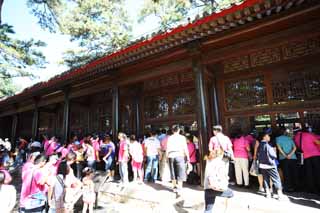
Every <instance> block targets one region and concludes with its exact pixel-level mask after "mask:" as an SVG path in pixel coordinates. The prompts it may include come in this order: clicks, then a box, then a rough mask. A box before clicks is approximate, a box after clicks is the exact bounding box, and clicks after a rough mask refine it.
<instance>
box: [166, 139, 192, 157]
mask: <svg viewBox="0 0 320 213" xmlns="http://www.w3.org/2000/svg"><path fill="white" fill-rule="evenodd" d="M185 150H188V146H187V139H186V137H184V136H183V135H180V134H173V135H171V136H170V137H169V139H168V143H167V152H166V153H167V157H168V158H175V157H184V154H185V153H184V151H185ZM188 155H189V153H188Z"/></svg>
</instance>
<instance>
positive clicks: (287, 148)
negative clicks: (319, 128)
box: [276, 135, 297, 160]
mask: <svg viewBox="0 0 320 213" xmlns="http://www.w3.org/2000/svg"><path fill="white" fill-rule="evenodd" d="M276 143H277V145H278V146H280V147H281V149H282V151H283V152H284V153H285V154H289V153H290V152H291V151H292V149H293V147H294V146H295V145H294V142H293V140H292V139H291V138H290V137H288V136H285V135H281V136H279V137H277V138H276ZM285 158H286V157H285V156H283V155H282V154H281V152H279V160H283V159H285ZM291 159H297V156H296V154H295V153H293V155H292V156H291Z"/></svg>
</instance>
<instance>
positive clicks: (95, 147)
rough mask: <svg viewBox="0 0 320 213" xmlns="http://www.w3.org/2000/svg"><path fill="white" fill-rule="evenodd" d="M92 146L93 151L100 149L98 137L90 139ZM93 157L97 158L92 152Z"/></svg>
mask: <svg viewBox="0 0 320 213" xmlns="http://www.w3.org/2000/svg"><path fill="white" fill-rule="evenodd" d="M92 147H93V150H94V152H95V153H96V152H99V151H100V141H99V139H96V140H92ZM94 159H95V160H97V156H96V154H94Z"/></svg>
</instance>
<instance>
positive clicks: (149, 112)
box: [144, 96, 169, 118]
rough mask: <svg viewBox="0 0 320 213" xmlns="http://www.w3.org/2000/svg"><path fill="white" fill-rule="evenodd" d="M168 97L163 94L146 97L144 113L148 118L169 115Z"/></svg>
mask: <svg viewBox="0 0 320 213" xmlns="http://www.w3.org/2000/svg"><path fill="white" fill-rule="evenodd" d="M168 112H169V104H168V99H167V98H166V97H163V96H151V97H146V98H145V100H144V114H145V117H146V118H162V117H166V116H168Z"/></svg>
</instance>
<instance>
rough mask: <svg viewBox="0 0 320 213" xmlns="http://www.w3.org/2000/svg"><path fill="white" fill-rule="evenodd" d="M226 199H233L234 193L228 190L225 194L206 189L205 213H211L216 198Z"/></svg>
mask: <svg viewBox="0 0 320 213" xmlns="http://www.w3.org/2000/svg"><path fill="white" fill-rule="evenodd" d="M217 196H220V197H225V198H231V197H233V191H232V190H230V189H227V190H226V191H224V192H220V191H215V190H213V189H205V190H204V201H205V211H204V212H205V213H211V212H212V209H213V205H214V202H215V201H216V197H217Z"/></svg>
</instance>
